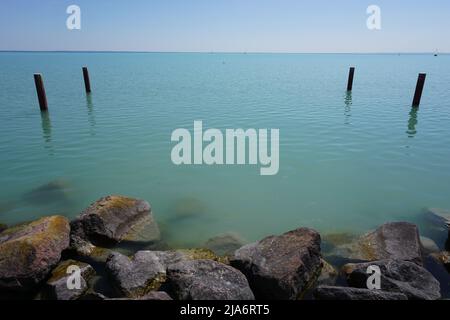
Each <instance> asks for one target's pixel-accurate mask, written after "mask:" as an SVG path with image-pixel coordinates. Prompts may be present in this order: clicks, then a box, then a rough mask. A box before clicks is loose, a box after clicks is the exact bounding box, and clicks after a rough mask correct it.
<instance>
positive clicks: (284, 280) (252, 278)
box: [230, 228, 322, 300]
mask: <svg viewBox="0 0 450 320" xmlns="http://www.w3.org/2000/svg"><path fill="white" fill-rule="evenodd" d="M230 263H231V265H232V266H233V267H235V268H237V269H239V270H241V271H242V272H243V273H244V274H245V275H246V276H247V278H248V280H249V283H250V287H251V288H252V290H253V292H254V293H255V296H256V298H257V299H277V300H294V299H297V298H299V297H300V296H301V295H302V294H303V293H304V291H305V290H306V289H307V288H308V287H309V286H310V285H311V284H312V283H313V281H314V280H316V278H317V277H318V276H319V274H320V271H321V267H322V262H321V254H320V235H319V234H318V233H317V232H316V231H314V230H311V229H306V228H301V229H297V230H294V231H290V232H287V233H285V234H283V235H281V236H270V237H267V238H265V239H263V240H261V241H259V242H256V243H253V244H249V245H246V246H243V247H242V248H240V249H239V250H237V251H236V252H235V253H234V256H233V257H232V258H231V261H230Z"/></svg>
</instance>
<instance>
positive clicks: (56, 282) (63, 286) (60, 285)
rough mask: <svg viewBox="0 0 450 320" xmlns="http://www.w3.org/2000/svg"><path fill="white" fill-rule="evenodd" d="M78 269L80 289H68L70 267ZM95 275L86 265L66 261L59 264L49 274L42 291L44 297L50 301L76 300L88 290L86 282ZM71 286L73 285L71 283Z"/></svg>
mask: <svg viewBox="0 0 450 320" xmlns="http://www.w3.org/2000/svg"><path fill="white" fill-rule="evenodd" d="M73 266H75V267H78V268H79V270H80V276H81V277H80V288H79V289H77V288H73V289H69V287H68V282H69V283H72V281H71V280H73V279H70V276H71V275H72V273H68V272H71V271H72V270H70V269H69V268H70V267H73ZM94 275H95V271H94V269H93V268H92V267H91V266H90V265H89V264H87V263H83V262H79V261H75V260H66V261H63V262H61V263H60V264H59V265H58V266H57V267H56V268H55V269H54V270H53V271H52V273H51V277H50V279H49V280H47V283H46V285H45V289H44V296H45V298H46V299H51V300H77V299H79V298H80V297H81V296H83V295H84V294H85V293H86V291H87V290H88V282H89V280H90V279H91V278H92V277H93V276H94ZM72 284H73V283H72Z"/></svg>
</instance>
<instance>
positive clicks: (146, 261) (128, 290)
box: [106, 251, 185, 298]
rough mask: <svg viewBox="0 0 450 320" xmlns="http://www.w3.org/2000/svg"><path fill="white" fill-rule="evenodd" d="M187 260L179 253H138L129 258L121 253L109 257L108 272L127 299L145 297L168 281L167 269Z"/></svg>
mask: <svg viewBox="0 0 450 320" xmlns="http://www.w3.org/2000/svg"><path fill="white" fill-rule="evenodd" d="M183 259H185V256H184V255H183V254H181V253H179V252H163V251H138V252H137V253H136V254H135V255H134V256H133V257H131V258H129V257H127V256H125V255H123V254H120V253H117V252H115V253H113V254H111V255H110V256H109V257H108V260H107V262H106V270H107V272H108V274H109V276H110V277H111V280H112V282H113V284H114V286H115V287H116V288H117V289H118V291H119V292H120V294H121V295H123V296H124V297H127V298H138V297H142V296H145V295H146V294H148V293H149V292H151V291H155V290H158V289H159V288H160V287H161V285H162V284H163V283H164V282H165V281H166V269H167V266H168V265H169V264H173V263H176V262H179V261H181V260H183Z"/></svg>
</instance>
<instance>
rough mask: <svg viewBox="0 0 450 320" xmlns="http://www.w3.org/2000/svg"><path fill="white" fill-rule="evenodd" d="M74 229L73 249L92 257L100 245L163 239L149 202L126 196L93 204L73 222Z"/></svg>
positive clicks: (107, 198)
mask: <svg viewBox="0 0 450 320" xmlns="http://www.w3.org/2000/svg"><path fill="white" fill-rule="evenodd" d="M71 228H72V231H71V247H72V248H73V249H75V250H76V251H78V252H79V253H80V254H82V255H90V254H91V251H92V250H94V249H95V247H96V246H97V245H99V246H103V245H111V244H114V243H118V242H120V241H122V240H134V239H136V240H138V241H148V242H151V241H158V240H159V238H160V232H159V228H158V225H157V223H156V221H155V220H154V218H153V215H152V213H151V208H150V205H149V203H148V202H146V201H143V200H138V199H132V198H127V197H123V196H108V197H105V198H101V199H100V200H98V201H96V202H95V203H93V204H91V205H90V206H89V207H88V208H87V209H86V210H84V211H83V212H82V213H81V215H80V216H79V217H78V218H77V219H75V220H74V221H72V222H71Z"/></svg>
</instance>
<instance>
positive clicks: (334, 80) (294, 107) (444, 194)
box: [0, 53, 450, 245]
mask: <svg viewBox="0 0 450 320" xmlns="http://www.w3.org/2000/svg"><path fill="white" fill-rule="evenodd" d="M83 65H87V66H89V71H90V74H91V82H92V89H93V93H92V94H91V96H89V97H86V94H85V93H84V84H83V80H82V73H81V67H82V66H83ZM349 66H355V67H356V75H355V83H354V90H353V93H352V94H347V93H346V91H345V89H346V81H347V74H348V68H349ZM0 70H1V72H0V179H1V183H0V186H1V192H0V222H6V223H8V224H12V223H16V222H21V221H26V220H30V219H34V218H37V217H40V216H43V215H49V214H55V213H59V214H63V215H66V216H68V217H74V216H76V215H77V214H78V213H79V212H80V211H81V210H82V209H83V208H85V207H87V206H88V205H89V204H90V203H91V202H93V201H95V200H96V199H98V198H99V197H101V196H104V195H107V194H124V195H129V196H133V197H138V198H143V199H146V200H148V201H149V202H150V203H151V205H152V207H153V212H154V214H155V216H156V217H157V219H158V220H159V221H160V223H161V225H162V227H163V228H164V230H165V231H166V232H167V234H168V235H169V236H170V241H172V242H174V243H180V244H185V245H195V244H199V243H202V242H203V241H205V240H206V239H207V238H209V237H210V236H214V235H216V234H219V233H224V232H229V231H232V232H237V233H239V234H241V235H242V236H243V237H244V238H246V239H248V240H255V239H258V238H261V237H262V236H265V235H268V234H272V233H280V232H283V231H287V230H290V229H293V228H295V227H298V226H308V227H313V228H316V229H318V230H319V231H321V232H323V233H328V232H344V231H352V232H361V231H365V230H367V229H370V228H373V227H374V226H377V225H379V224H382V223H384V222H386V221H393V220H408V221H413V222H414V221H419V218H418V217H419V216H420V213H421V212H422V211H423V209H424V208H426V207H443V208H450V197H449V194H450V89H449V88H450V56H448V55H441V56H439V57H433V55H342V54H341V55H320V54H317V55H302V54H170V53H167V54H164V53H152V54H150V53H0ZM36 72H41V73H43V76H44V81H45V86H46V90H47V96H48V103H49V113H48V115H42V114H41V113H40V111H39V107H38V104H37V98H36V93H35V88H34V82H33V73H36ZM419 72H427V74H428V77H427V82H426V85H425V91H424V96H423V99H422V105H421V108H420V110H419V111H418V112H415V111H414V110H411V107H410V105H411V101H412V97H413V93H414V88H415V85H416V80H417V74H418V73H419ZM194 120H203V125H204V127H205V128H206V129H207V128H218V129H221V130H225V129H227V128H244V129H246V128H256V129H258V128H278V129H280V171H279V173H278V175H276V176H260V174H259V166H220V167H218V166H213V167H208V166H181V167H177V166H175V165H173V164H172V162H171V159H170V153H171V149H172V147H173V146H174V143H172V142H171V141H170V137H171V133H172V131H173V130H174V129H176V128H183V127H184V128H187V129H189V130H191V131H192V130H193V122H194ZM52 181H59V182H58V188H49V187H47V188H45V187H44V188H41V189H38V190H41V192H40V193H39V192H38V191H36V189H37V188H39V187H40V186H43V185H46V184H48V183H49V182H52ZM33 190H35V191H33ZM180 216H183V218H180Z"/></svg>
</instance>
